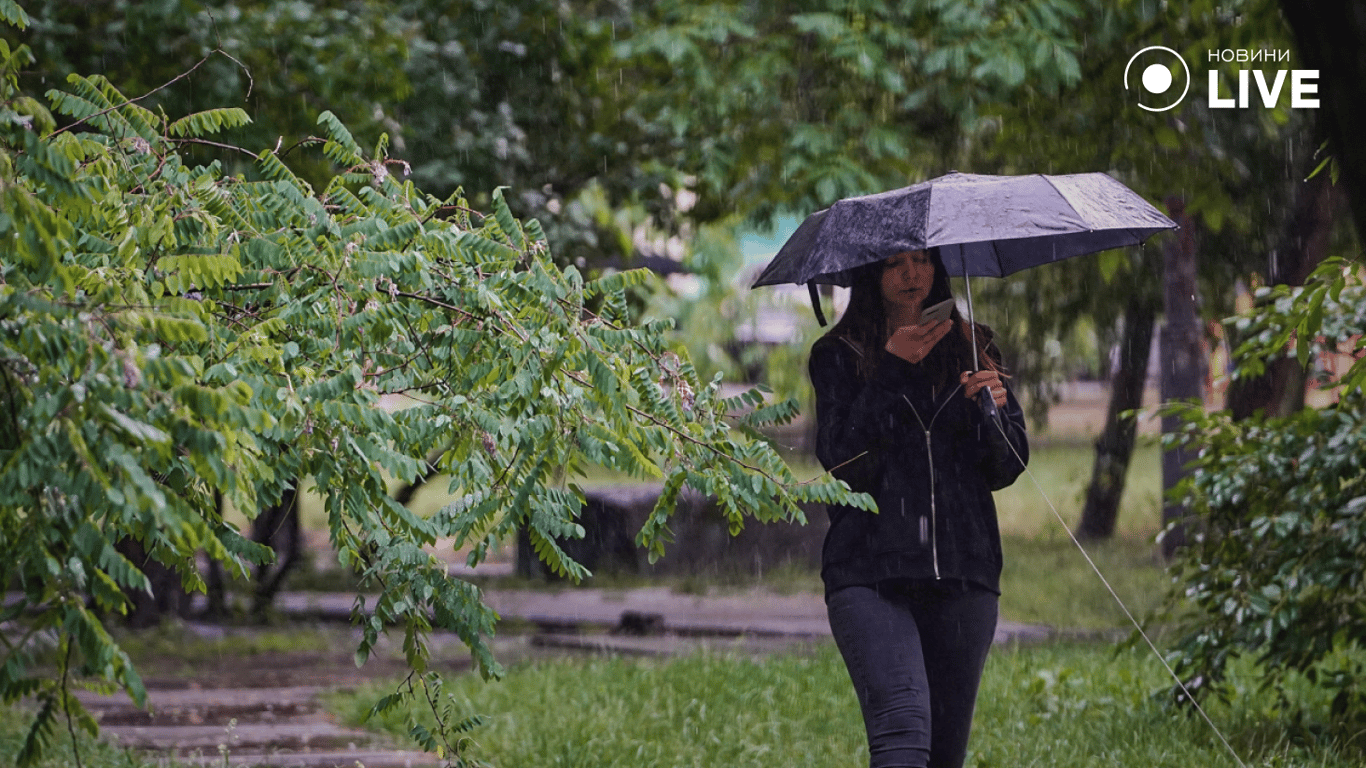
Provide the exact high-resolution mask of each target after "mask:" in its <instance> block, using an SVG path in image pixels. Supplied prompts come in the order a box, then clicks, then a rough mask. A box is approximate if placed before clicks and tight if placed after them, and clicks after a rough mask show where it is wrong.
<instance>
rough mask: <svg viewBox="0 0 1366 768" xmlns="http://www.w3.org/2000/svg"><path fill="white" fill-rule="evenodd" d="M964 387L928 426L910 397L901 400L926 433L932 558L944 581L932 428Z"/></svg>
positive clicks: (903, 503)
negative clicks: (940, 555)
mask: <svg viewBox="0 0 1366 768" xmlns="http://www.w3.org/2000/svg"><path fill="white" fill-rule="evenodd" d="M962 386H963V385H962V384H959V385H958V386H956V387H954V388H953V391H952V392H950V393H949V396H948V397H946V398H944V402H943V403H941V404H940V406H939V408H938V409H936V410H935V412H934V415H933V416H931V417H930V423H929V425H928V426H927V425H926V424H925V420H924V419H922V418H920V412H919V411H917V410H916V409H915V406H914V405H912V404H911V399H910V398H909V397H906V396H905V395H902V396H901V399H902V400H905V401H906V405H909V406H910V407H911V413H912V414H914V415H915V420H916V421H918V422H920V428H921V429H922V430H924V431H925V459H926V460H927V461H928V462H929V465H930V557H931V558H932V559H933V562H934V578H935V579H942V578H943V576H941V575H940V574H939V519H938V512H937V505H936V504H935V485H936V483H935V477H934V443H933V442H932V441H931V440H930V427H933V426H934V422H935V421H936V420H937V419H938V418H939V414H941V413H943V412H944V406H946V405H948V404H949V401H950V400H952V399H953V396H954V395H955V394H957V393H958V390H959V389H962ZM901 513H902V515H903V516H904V515H905V514H906V499H905V498H904V497H903V498H902V500H901ZM920 521H921V525H920V529H921V532H922V534H921V539H922V540H923V539H924V533H923V532H924V530H925V525H924V521H925V518H924V517H923V516H922V517H921V518H920Z"/></svg>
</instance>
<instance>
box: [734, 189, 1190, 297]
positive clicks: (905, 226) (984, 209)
mask: <svg viewBox="0 0 1366 768" xmlns="http://www.w3.org/2000/svg"><path fill="white" fill-rule="evenodd" d="M1174 228H1176V223H1175V222H1174V221H1172V220H1171V219H1169V218H1167V217H1166V216H1164V215H1163V214H1162V213H1161V212H1160V211H1158V210H1157V209H1156V208H1154V207H1153V206H1152V205H1150V204H1149V203H1148V202H1147V201H1146V200H1144V199H1143V198H1142V197H1139V196H1138V195H1137V194H1136V193H1134V192H1133V191H1132V190H1130V189H1129V188H1128V187H1126V186H1124V185H1123V184H1121V183H1120V182H1118V181H1116V180H1115V179H1113V178H1111V177H1110V176H1109V175H1107V174H1104V173H1079V174H1069V175H1060V176H1045V175H1043V174H1033V175H1029V176H988V175H981V174H968V173H957V172H954V173H950V174H948V175H946V176H940V177H938V178H935V179H930V180H929V181H924V182H921V183H919V184H915V185H912V186H909V187H903V188H901V189H894V190H890V191H888V192H879V193H877V194H874V195H865V196H863V197H851V198H847V199H844V200H840V201H838V202H836V203H835V204H834V205H832V206H830V207H829V208H827V209H825V210H822V211H817V212H816V213H813V214H811V215H810V216H808V217H807V218H806V220H805V221H803V222H802V224H801V226H799V227H798V228H797V231H796V232H794V233H793V234H792V237H790V238H788V240H787V242H786V243H784V244H783V247H782V248H781V249H780V250H779V251H778V254H777V255H776V256H774V258H773V261H771V262H770V263H769V265H768V267H767V268H766V269H765V270H764V271H763V273H762V274H761V275H759V279H758V280H756V281H755V282H754V285H753V286H752V287H755V288H757V287H759V286H764V285H780V284H783V283H797V284H802V283H808V284H810V283H824V284H832V285H843V286H847V285H849V284H850V270H852V269H854V268H855V267H859V266H862V265H864V264H871V263H873V262H877V261H882V260H883V259H886V258H888V257H890V256H894V255H896V254H898V253H901V252H903V251H913V250H922V249H925V248H932V247H936V246H938V247H939V248H940V251H941V256H942V257H943V261H944V266H945V268H946V269H947V270H948V272H949V274H950V275H952V276H955V277H957V276H964V275H967V276H973V277H978V276H992V277H1004V276H1006V275H1009V274H1011V273H1013V272H1018V271H1020V270H1022V269H1027V268H1029V267H1034V266H1039V265H1041V264H1048V263H1051V262H1054V261H1061V260H1063V259H1067V258H1071V257H1073V256H1080V255H1083V254H1087V253H1096V252H1098V251H1104V250H1108V249H1110V248H1119V247H1122V246H1127V245H1136V244H1138V243H1141V242H1143V241H1144V240H1145V239H1147V238H1148V237H1149V236H1151V235H1153V234H1155V233H1157V232H1160V231H1162V230H1165V229H1174Z"/></svg>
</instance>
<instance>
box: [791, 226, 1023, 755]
mask: <svg viewBox="0 0 1366 768" xmlns="http://www.w3.org/2000/svg"><path fill="white" fill-rule="evenodd" d="M948 298H951V294H950V291H949V280H948V274H947V273H946V272H945V270H944V265H943V263H942V262H941V261H940V258H939V254H938V253H937V250H936V249H931V250H930V251H928V252H926V251H909V252H905V253H901V254H897V255H896V256H893V257H891V258H889V259H887V260H885V261H883V262H879V263H877V264H872V265H868V266H866V267H861V268H859V269H858V270H855V275H854V281H853V286H852V291H851V294H850V301H849V306H848V308H847V309H846V310H845V313H844V316H843V317H842V318H841V319H840V321H839V323H838V324H836V325H835V327H834V328H832V329H831V330H830V332H829V333H827V334H826V335H825V336H823V337H821V338H820V339H819V340H817V341H816V343H815V344H814V345H813V346H812V348H811V359H810V374H811V382H812V384H813V385H814V387H815V390H816V421H817V439H816V454H817V456H818V458H819V459H820V461H821V463H822V464H823V465H824V466H825V467H826V468H827V469H829V470H830V471H831V472H833V473H834V475H835V476H836V477H838V478H839V479H841V480H844V481H845V482H847V483H848V484H849V486H850V487H851V488H853V489H854V490H856V491H862V492H866V493H868V494H871V495H872V496H873V498H874V499H875V500H876V501H877V506H878V512H877V513H876V514H873V513H869V512H865V511H863V510H859V509H854V508H851V507H831V508H830V531H829V533H828V534H827V535H826V538H825V547H824V550H823V552H822V567H821V576H822V578H823V579H824V581H825V594H826V606H827V609H828V612H829V616H830V628H831V630H832V631H833V633H834V636H835V641H836V643H837V644H838V646H839V649H840V653H841V654H842V655H843V657H844V662H845V666H846V667H847V668H848V670H849V675H850V678H851V679H852V680H853V683H854V688H855V690H856V692H857V694H858V699H859V705H860V707H861V708H862V710H863V719H864V725H865V726H866V728H867V731H868V748H869V765H870V766H871V768H890V766H934V767H935V768H947V767H950V766H952V767H955V768H956V767H957V766H961V765H962V764H963V759H964V757H965V755H966V752H967V742H968V733H969V730H970V729H971V725H972V712H973V707H974V706H975V703H976V699H977V687H978V683H979V681H980V679H981V675H982V668H983V665H984V664H985V662H986V656H987V650H988V649H989V648H990V646H991V642H992V637H993V636H994V634H995V631H996V617H997V599H998V596H999V594H1000V573H1001V539H1000V533H999V531H998V528H997V523H996V507H995V505H994V504H993V502H992V498H991V492H992V491H993V490H996V489H999V488H1004V487H1005V486H1007V485H1009V484H1010V483H1012V482H1014V480H1015V478H1016V477H1017V476H1019V474H1020V472H1022V471H1023V470H1024V464H1025V462H1026V461H1028V451H1029V448H1028V444H1027V442H1026V440H1025V428H1024V416H1023V413H1022V412H1021V409H1020V405H1019V403H1018V402H1017V401H1016V400H1015V397H1014V395H1013V394H1011V392H1010V390H1009V389H1008V388H1007V387H1006V386H1005V384H1004V382H1003V381H1002V370H1001V360H1000V354H999V352H998V351H997V350H996V348H995V346H994V345H992V344H991V341H990V340H991V335H992V334H991V332H990V330H989V329H987V328H985V327H984V326H981V325H979V326H978V329H977V339H978V342H979V344H978V346H979V349H977V350H976V352H975V354H976V357H977V365H976V366H974V365H973V356H974V350H973V349H972V341H971V334H970V332H969V328H968V325H967V323H966V322H965V321H964V320H963V319H962V317H961V316H960V315H959V314H958V311H957V310H956V309H955V310H954V311H953V313H952V314H951V316H950V319H948V320H941V321H938V322H929V323H921V322H920V313H921V310H922V309H923V308H924V307H928V306H931V305H933V304H935V303H937V302H939V301H942V300H944V299H948ZM977 368H980V369H981V370H980V371H978V372H976V373H972V371H974V370H976V369H977ZM984 388H989V392H990V395H989V396H990V397H991V398H992V399H993V400H994V401H995V404H996V408H997V413H998V415H997V416H985V415H984V410H985V408H984V406H985V403H981V402H979V401H978V393H979V392H981V391H982V390H983V389H984Z"/></svg>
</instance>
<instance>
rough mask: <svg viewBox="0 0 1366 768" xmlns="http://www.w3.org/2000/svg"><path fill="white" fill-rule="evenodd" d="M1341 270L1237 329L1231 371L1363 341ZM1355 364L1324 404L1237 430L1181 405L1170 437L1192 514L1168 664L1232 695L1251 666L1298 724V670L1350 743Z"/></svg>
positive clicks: (1358, 432)
mask: <svg viewBox="0 0 1366 768" xmlns="http://www.w3.org/2000/svg"><path fill="white" fill-rule="evenodd" d="M1344 266H1345V264H1344V263H1343V262H1341V261H1340V260H1333V261H1331V262H1325V264H1324V265H1322V266H1321V267H1320V269H1319V270H1318V271H1317V272H1316V274H1315V277H1314V279H1313V280H1312V281H1311V284H1310V285H1309V286H1307V287H1304V288H1297V289H1286V288H1280V289H1277V291H1276V292H1275V293H1276V294H1277V296H1278V298H1276V299H1275V300H1274V301H1268V302H1267V303H1266V304H1264V305H1263V307H1262V310H1261V311H1260V312H1258V313H1255V314H1254V315H1253V316H1252V317H1249V318H1240V319H1239V320H1238V321H1237V322H1238V323H1241V324H1243V325H1244V326H1245V327H1244V328H1243V329H1242V330H1244V332H1246V333H1247V335H1248V337H1249V338H1248V340H1247V341H1246V342H1245V343H1244V344H1243V347H1242V348H1241V349H1240V350H1239V351H1238V353H1237V354H1238V355H1239V365H1238V375H1246V374H1247V373H1248V372H1252V373H1254V374H1255V372H1256V371H1257V370H1259V368H1260V367H1261V366H1263V365H1264V364H1265V361H1266V359H1267V358H1268V357H1277V356H1280V355H1282V354H1286V342H1287V341H1288V340H1290V339H1292V338H1297V339H1298V340H1299V341H1298V342H1297V343H1294V344H1292V345H1291V348H1292V350H1295V351H1292V352H1290V354H1297V353H1303V352H1304V351H1305V350H1309V349H1311V348H1312V346H1313V344H1311V343H1310V342H1308V341H1305V339H1313V338H1317V337H1322V336H1326V337H1328V338H1334V337H1335V336H1337V335H1338V334H1347V335H1349V336H1350V337H1351V338H1353V339H1356V338H1360V335H1361V333H1362V332H1363V331H1366V323H1363V318H1362V316H1361V313H1360V304H1361V302H1360V299H1359V297H1358V294H1359V293H1360V290H1361V285H1360V280H1359V276H1358V274H1357V272H1356V271H1355V270H1353V269H1344ZM1292 294H1293V296H1292ZM1363 369H1366V365H1363V364H1362V363H1361V360H1360V358H1358V360H1357V362H1356V364H1355V365H1353V366H1352V368H1351V369H1350V370H1349V371H1348V372H1346V374H1345V375H1344V376H1343V378H1342V379H1341V386H1342V390H1341V396H1340V399H1339V401H1338V402H1337V403H1336V404H1335V405H1333V406H1331V407H1327V408H1323V409H1319V410H1314V409H1306V410H1302V411H1300V412H1298V413H1296V414H1293V415H1291V416H1286V417H1281V418H1272V419H1269V418H1263V417H1261V416H1260V415H1259V416H1257V417H1254V418H1250V419H1247V420H1244V421H1234V420H1232V418H1231V417H1230V416H1229V415H1228V414H1227V413H1215V414H1206V413H1205V412H1204V411H1203V409H1201V408H1199V407H1189V408H1182V409H1180V410H1179V415H1180V416H1181V418H1182V420H1183V422H1184V426H1183V432H1182V433H1181V434H1179V435H1176V436H1174V439H1175V440H1180V441H1182V442H1184V443H1186V444H1188V445H1191V446H1193V447H1195V448H1197V449H1198V454H1197V458H1196V459H1195V460H1194V461H1193V462H1192V463H1191V466H1190V469H1191V473H1190V475H1189V476H1188V477H1187V479H1185V480H1184V481H1183V482H1182V483H1181V484H1180V485H1179V486H1178V489H1177V491H1176V492H1177V493H1178V494H1179V495H1180V497H1181V498H1183V499H1184V501H1185V503H1186V505H1187V508H1188V510H1189V511H1190V513H1191V519H1190V520H1188V521H1186V524H1187V526H1188V532H1189V544H1188V546H1187V547H1185V548H1184V549H1183V550H1181V552H1180V555H1179V557H1180V560H1179V562H1178V564H1177V566H1176V567H1175V569H1174V571H1173V583H1174V591H1173V595H1172V597H1173V603H1172V605H1173V607H1172V608H1171V609H1170V611H1169V615H1168V618H1172V619H1174V620H1175V622H1176V625H1177V628H1178V631H1179V637H1178V640H1177V642H1176V644H1175V646H1174V650H1173V652H1172V659H1173V661H1174V667H1175V669H1176V670H1177V671H1178V673H1179V674H1180V675H1181V676H1182V678H1183V679H1184V680H1185V682H1186V687H1187V689H1188V690H1189V691H1190V692H1191V693H1192V694H1194V695H1197V696H1199V695H1201V694H1204V693H1207V692H1217V693H1219V694H1220V695H1223V696H1226V697H1227V696H1230V695H1231V694H1232V689H1231V687H1230V686H1229V685H1228V684H1227V683H1226V679H1227V677H1226V676H1227V673H1228V669H1229V666H1230V664H1231V663H1232V662H1233V660H1235V659H1237V658H1239V657H1244V656H1246V657H1249V658H1251V659H1253V660H1255V661H1256V663H1257V664H1258V665H1259V667H1260V669H1261V670H1262V672H1263V677H1262V685H1261V692H1262V693H1271V694H1273V695H1276V696H1278V697H1279V701H1280V705H1281V706H1282V707H1283V708H1285V709H1286V710H1288V711H1291V712H1293V713H1295V715H1296V716H1297V717H1300V718H1302V717H1303V716H1304V714H1305V713H1304V712H1302V711H1298V710H1296V706H1297V705H1295V704H1293V703H1292V702H1291V701H1290V700H1289V698H1288V697H1287V695H1286V690H1287V687H1286V685H1285V683H1286V681H1287V679H1289V677H1290V676H1291V675H1294V674H1302V675H1304V676H1305V678H1306V679H1307V680H1308V681H1309V682H1310V683H1311V684H1312V685H1313V686H1314V687H1316V688H1318V689H1320V690H1322V691H1324V692H1325V693H1326V695H1327V696H1328V698H1329V699H1330V700H1331V704H1330V712H1331V716H1332V724H1331V726H1330V727H1331V729H1332V731H1333V735H1335V736H1340V737H1345V738H1351V737H1355V736H1357V735H1359V734H1360V732H1361V727H1362V725H1363V723H1366V688H1363V687H1362V685H1361V680H1362V679H1363V677H1362V674H1363V672H1366V668H1363V666H1362V665H1363V658H1366V656H1363V650H1366V610H1363V606H1366V582H1363V579H1362V574H1361V568H1360V564H1361V561H1362V558H1363V557H1366V471H1363V467H1362V463H1361V457H1362V456H1363V455H1366V424H1363V414H1366V399H1363V395H1362V389H1361V386H1360V384H1361V380H1362V376H1363ZM1178 606H1179V608H1178ZM1174 693H1179V692H1174ZM1182 695H1184V694H1182Z"/></svg>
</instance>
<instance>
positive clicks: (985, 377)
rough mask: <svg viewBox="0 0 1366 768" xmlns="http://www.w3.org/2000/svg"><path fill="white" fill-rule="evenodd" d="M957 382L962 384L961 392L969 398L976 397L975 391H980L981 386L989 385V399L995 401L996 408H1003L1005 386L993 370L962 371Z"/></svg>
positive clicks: (973, 398)
mask: <svg viewBox="0 0 1366 768" xmlns="http://www.w3.org/2000/svg"><path fill="white" fill-rule="evenodd" d="M958 381H959V383H961V384H962V385H963V394H964V395H966V396H967V398H968V399H969V400H975V399H977V393H978V392H981V391H982V387H991V399H993V400H995V401H996V407H997V408H1004V407H1005V404H1006V387H1005V385H1004V384H1002V383H1001V375H1000V374H998V373H997V372H995V371H978V372H976V373H973V372H971V371H963V373H962V374H961V375H960V376H959V377H958Z"/></svg>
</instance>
